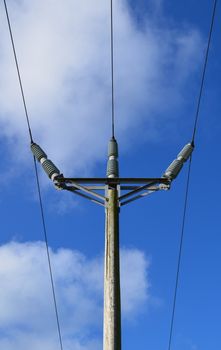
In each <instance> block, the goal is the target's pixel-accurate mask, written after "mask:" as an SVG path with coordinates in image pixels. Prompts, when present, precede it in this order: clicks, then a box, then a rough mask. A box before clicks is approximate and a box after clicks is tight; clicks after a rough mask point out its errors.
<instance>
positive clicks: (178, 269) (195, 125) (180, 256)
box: [168, 0, 217, 350]
mask: <svg viewBox="0 0 221 350" xmlns="http://www.w3.org/2000/svg"><path fill="white" fill-rule="evenodd" d="M216 9H217V0H215V1H214V4H213V12H212V19H211V24H210V30H209V36H208V43H207V49H206V54H205V59H204V64H203V72H202V79H201V84H200V90H199V97H198V100H197V108H196V114H195V121H194V127H193V135H192V144H193V145H194V143H195V136H196V131H197V126H198V120H199V112H200V106H201V101H202V94H203V88H204V85H205V84H204V83H205V76H206V69H207V65H208V58H209V52H210V46H211V39H212V33H213V28H214V21H215V16H216ZM191 169H192V156H191V157H190V160H189V167H188V173H187V181H186V189H185V198H184V209H183V218H182V225H181V235H180V243H179V253H178V261H177V270H176V280H175V289H174V296H173V304H172V315H171V322H170V332H169V341H168V350H170V349H171V344H172V337H173V330H174V319H175V312H176V303H177V292H178V287H179V279H180V265H181V260H182V250H183V241H184V234H185V224H186V213H187V205H188V199H189V188H190V176H191Z"/></svg>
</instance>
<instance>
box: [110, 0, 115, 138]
mask: <svg viewBox="0 0 221 350" xmlns="http://www.w3.org/2000/svg"><path fill="white" fill-rule="evenodd" d="M110 7H111V8H110V17H111V18H110V24H111V27H110V34H111V40H110V44H111V48H110V52H111V122H112V137H113V138H114V136H115V101H114V19H113V0H110Z"/></svg>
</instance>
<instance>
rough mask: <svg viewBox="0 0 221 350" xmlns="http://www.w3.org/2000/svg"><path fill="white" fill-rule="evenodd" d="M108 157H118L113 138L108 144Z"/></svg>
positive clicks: (115, 142)
mask: <svg viewBox="0 0 221 350" xmlns="http://www.w3.org/2000/svg"><path fill="white" fill-rule="evenodd" d="M108 156H109V157H111V156H115V157H118V145H117V141H116V140H115V138H112V139H111V140H110V141H109V144H108Z"/></svg>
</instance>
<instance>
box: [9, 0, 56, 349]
mask: <svg viewBox="0 0 221 350" xmlns="http://www.w3.org/2000/svg"><path fill="white" fill-rule="evenodd" d="M3 2H4V8H5V13H6V17H7V23H8V29H9V33H10V39H11V44H12V49H13V54H14V59H15V65H16V70H17V75H18V80H19V85H20V90H21V95H22V101H23V105H24V111H25V116H26V122H27V126H28V132H29V136H30V141H31V143H32V142H33V138H32V131H31V124H30V118H29V114H28V109H27V104H26V100H25V94H24V89H23V84H22V79H21V73H20V69H19V64H18V59H17V53H16V49H15V43H14V37H13V32H12V27H11V21H10V17H9V12H8V7H7V3H6V0H3ZM33 159H34V169H35V176H36V183H37V192H38V198H39V205H40V212H41V219H42V227H43V233H44V240H45V246H46V253H47V260H48V268H49V275H50V282H51V288H52V296H53V301H54V308H55V316H56V323H57V331H58V338H59V344H60V349H61V350H63V342H62V336H61V327H60V321H59V315H58V307H57V299H56V294H55V283H54V278H53V272H52V266H51V258H50V253H49V246H48V234H47V229H46V223H45V214H44V208H43V202H42V196H41V187H40V182H39V175H38V169H37V164H36V159H35V157H33Z"/></svg>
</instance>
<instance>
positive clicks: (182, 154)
mask: <svg viewBox="0 0 221 350" xmlns="http://www.w3.org/2000/svg"><path fill="white" fill-rule="evenodd" d="M193 149H194V147H193V145H192V144H191V143H188V144H187V145H186V146H184V147H183V149H182V151H181V152H180V153H179V154H178V156H177V158H178V159H180V158H183V159H185V161H187V159H189V157H190V156H191V154H192V152H193Z"/></svg>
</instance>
